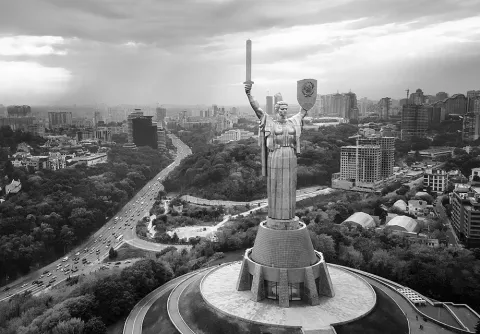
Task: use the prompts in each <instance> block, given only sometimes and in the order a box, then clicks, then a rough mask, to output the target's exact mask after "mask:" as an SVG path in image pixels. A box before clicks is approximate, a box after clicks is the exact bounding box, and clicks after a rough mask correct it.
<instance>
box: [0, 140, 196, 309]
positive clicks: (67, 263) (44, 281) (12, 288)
mask: <svg viewBox="0 0 480 334" xmlns="http://www.w3.org/2000/svg"><path fill="white" fill-rule="evenodd" d="M169 136H170V138H172V142H173V144H174V145H175V146H176V147H177V155H176V157H175V161H174V162H173V163H172V164H170V165H169V166H168V167H166V168H165V169H163V170H162V171H161V172H160V173H158V174H157V176H156V177H155V178H154V179H152V180H151V181H150V182H148V183H147V184H146V185H145V187H143V188H142V189H141V190H140V191H139V192H138V193H137V194H136V195H135V196H134V197H133V198H132V200H130V202H129V203H127V204H126V205H125V206H124V207H123V208H122V209H121V210H120V212H118V213H117V214H116V215H115V216H114V217H112V218H111V219H110V220H109V221H108V222H107V223H106V224H105V225H104V226H103V227H102V228H100V229H99V230H98V231H97V232H95V233H94V234H93V235H91V236H90V237H89V238H88V240H86V241H85V242H84V243H83V244H82V245H80V246H78V247H76V248H75V249H73V250H72V251H70V252H69V253H68V254H66V255H65V257H63V258H61V259H59V260H57V261H55V262H54V263H51V264H49V265H47V266H45V267H43V268H42V269H39V270H37V271H35V272H32V273H30V274H28V275H26V276H24V277H22V278H20V279H18V280H16V281H15V282H13V283H11V284H9V285H8V286H6V287H2V288H1V290H0V301H2V300H5V299H9V298H10V297H12V296H14V295H15V294H19V293H24V292H27V291H28V292H31V293H33V294H36V293H39V292H41V291H43V290H45V289H48V288H50V287H51V286H53V285H56V284H58V283H59V282H61V281H63V280H65V279H66V278H68V277H69V276H74V275H81V274H88V273H90V272H92V271H93V270H96V269H97V267H98V266H99V263H100V262H101V261H103V259H105V258H106V257H108V252H109V249H110V247H113V248H115V249H117V248H119V247H120V246H121V245H122V244H123V243H125V242H127V243H129V244H131V245H134V246H135V247H138V248H143V249H147V250H151V251H159V250H162V249H164V248H165V247H168V246H169V245H162V244H156V243H153V242H148V241H145V240H141V239H139V238H138V237H137V235H136V231H135V225H136V222H137V221H138V220H140V219H141V218H142V217H144V216H145V215H148V213H149V211H150V208H151V207H152V205H153V203H154V201H155V198H156V196H157V194H158V192H159V191H160V190H163V186H162V184H161V182H162V181H163V180H164V179H165V177H166V176H167V175H168V173H170V172H171V171H172V170H173V169H174V168H175V167H176V166H178V164H180V161H181V160H182V159H183V158H185V157H186V156H188V155H189V154H191V150H190V148H189V147H188V146H187V145H185V144H184V143H183V142H182V141H181V140H179V139H178V138H177V137H175V136H174V135H169ZM178 247H180V248H182V246H178ZM183 247H188V246H183Z"/></svg>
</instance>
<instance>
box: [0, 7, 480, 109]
mask: <svg viewBox="0 0 480 334" xmlns="http://www.w3.org/2000/svg"><path fill="white" fill-rule="evenodd" d="M477 13H480V2H479V1H469V0H461V1H452V0H435V1H433V0H419V1H417V2H411V1H409V0H398V1H390V0H388V1H387V0H355V1H353V0H340V1H319V0H305V1H290V0H288V1H287V0H264V1H258V0H242V1H232V0H175V1H171V0H161V1H158V0H84V1H76V0H75V1H74V0H62V1H61V0H18V1H6V2H5V4H2V11H0V61H3V62H4V64H6V63H5V62H7V61H8V64H15V65H14V66H15V68H17V70H18V69H19V68H20V67H22V66H26V67H25V68H28V66H27V65H26V64H27V63H30V62H32V64H35V66H34V68H36V69H37V70H36V71H37V72H35V73H39V74H40V75H42V76H45V78H48V80H52V78H51V76H49V75H51V74H52V73H60V72H58V71H61V73H64V75H63V78H68V79H65V80H63V79H62V80H63V81H61V82H62V85H65V89H64V90H60V89H57V90H55V91H56V92H58V94H57V100H58V101H63V102H73V103H81V102H82V101H86V100H89V101H92V100H95V101H104V102H108V103H117V102H125V103H128V102H129V101H131V102H132V103H133V102H135V103H138V102H142V101H148V102H156V101H161V102H163V101H164V103H176V102H178V103H193V104H196V103H214V102H216V103H225V104H226V103H240V102H242V101H244V96H243V95H242V89H240V90H239V91H238V87H239V86H238V85H240V83H241V82H243V81H244V76H245V40H246V39H248V38H251V39H252V40H253V75H254V81H255V82H256V83H255V89H256V91H257V92H265V91H267V90H270V91H282V92H283V93H284V97H285V98H286V99H287V100H294V99H295V94H296V93H295V92H296V80H298V79H301V78H304V77H315V78H317V79H318V80H319V84H320V83H321V87H320V88H321V89H322V91H323V92H325V93H328V92H332V91H336V90H337V89H340V90H348V89H349V88H351V89H352V90H353V91H356V92H358V94H359V95H362V96H365V95H367V96H371V97H372V98H378V97H381V96H382V95H385V94H386V95H390V96H392V97H395V94H396V93H395V92H397V91H398V92H399V93H398V94H399V95H403V90H404V89H405V88H404V87H405V86H406V85H409V82H411V80H413V79H412V77H415V80H417V81H419V82H423V84H420V83H419V84H418V86H419V87H420V86H422V85H423V86H422V87H424V91H427V90H428V89H430V88H429V87H432V88H431V89H435V88H434V87H437V86H436V85H438V82H441V81H442V78H441V76H440V74H436V73H435V74H434V73H427V72H425V68H428V69H430V70H432V71H434V72H442V71H444V72H445V73H450V71H451V70H450V69H456V70H457V71H460V70H459V69H460V68H461V69H463V68H464V66H469V65H471V64H472V63H471V61H472V59H474V57H475V56H478V50H479V44H478V43H479V42H478V41H479V40H480V23H479V22H480V18H479V17H476V16H475V15H477ZM19 18H21V19H19ZM4 66H5V65H4ZM40 68H42V69H43V72H41V71H40V70H39V69H40ZM435 69H436V70H435ZM460 72H462V73H466V74H465V75H466V76H469V75H470V76H473V75H474V73H475V72H478V70H477V69H476V68H472V69H470V71H465V70H461V71H460ZM22 73H26V72H22ZM48 73H50V74H48ZM412 73H414V74H415V75H412ZM418 73H424V74H423V76H422V77H418V76H416V74H418ZM22 75H23V74H22ZM388 78H390V79H388ZM422 78H428V80H427V79H422ZM432 78H434V79H432ZM48 80H47V81H48ZM387 81H388V84H386V82H387ZM443 81H445V85H447V81H448V85H451V83H450V81H449V79H448V80H447V79H446V77H445V78H443ZM26 82H28V80H27V81H26ZM52 82H57V81H55V80H54V81H52ZM58 82H60V81H58ZM467 82H469V81H468V80H458V81H457V83H456V85H457V86H459V89H464V88H465V87H466V85H467ZM376 84H377V85H378V86H377V88H376V89H374V87H375V85H376ZM28 85H30V84H28ZM55 85H57V84H54V86H55ZM471 85H474V83H473V82H472V83H471ZM57 86H58V85H57ZM57 86H55V87H57ZM460 87H461V88H460ZM4 88H5V89H7V88H8V87H6V86H4ZM387 88H388V89H387ZM15 89H16V90H19V89H20V88H19V87H18V86H16V88H15ZM444 89H445V90H446V88H444ZM12 91H13V90H12ZM23 92H26V90H23ZM30 92H33V91H30ZM52 92H53V91H52ZM25 94H26V93H25ZM32 94H33V93H32ZM32 94H30V95H31V96H33V95H32ZM27 95H28V94H27ZM27 95H26V96H27ZM37 95H38V94H37ZM47 95H48V96H49V97H52V96H55V93H48V94H47ZM15 96H20V95H18V94H17V95H15ZM38 96H40V95H38ZM0 103H2V102H1V101H0Z"/></svg>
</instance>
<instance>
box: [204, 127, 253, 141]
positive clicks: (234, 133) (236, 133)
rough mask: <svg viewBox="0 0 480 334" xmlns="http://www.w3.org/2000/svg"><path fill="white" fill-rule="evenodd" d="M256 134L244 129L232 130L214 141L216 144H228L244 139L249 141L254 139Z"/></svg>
mask: <svg viewBox="0 0 480 334" xmlns="http://www.w3.org/2000/svg"><path fill="white" fill-rule="evenodd" d="M254 136H255V134H254V133H253V132H250V131H246V130H243V129H231V130H228V131H225V132H224V133H222V134H221V135H220V136H218V137H216V138H214V139H213V140H212V141H213V142H214V143H215V142H217V143H222V144H225V143H228V142H231V141H239V140H244V139H249V138H252V137H254Z"/></svg>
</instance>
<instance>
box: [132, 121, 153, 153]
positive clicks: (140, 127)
mask: <svg viewBox="0 0 480 334" xmlns="http://www.w3.org/2000/svg"><path fill="white" fill-rule="evenodd" d="M152 118H153V116H138V117H134V118H132V119H131V120H132V130H133V132H132V136H133V143H134V144H135V145H136V146H137V147H138V146H150V147H151V148H154V149H157V148H158V139H157V126H156V125H153V124H152Z"/></svg>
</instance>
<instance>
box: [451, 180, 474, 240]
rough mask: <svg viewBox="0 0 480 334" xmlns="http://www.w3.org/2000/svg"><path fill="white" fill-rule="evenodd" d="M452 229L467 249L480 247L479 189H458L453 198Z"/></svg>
mask: <svg viewBox="0 0 480 334" xmlns="http://www.w3.org/2000/svg"><path fill="white" fill-rule="evenodd" d="M450 202H451V203H452V218H451V222H452V227H453V230H454V232H455V234H456V235H457V237H458V238H459V239H460V240H461V241H462V242H463V243H464V244H465V246H466V247H467V248H472V247H480V192H479V188H478V187H469V188H463V187H458V188H456V189H455V190H454V191H453V193H452V196H451V200H450Z"/></svg>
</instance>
